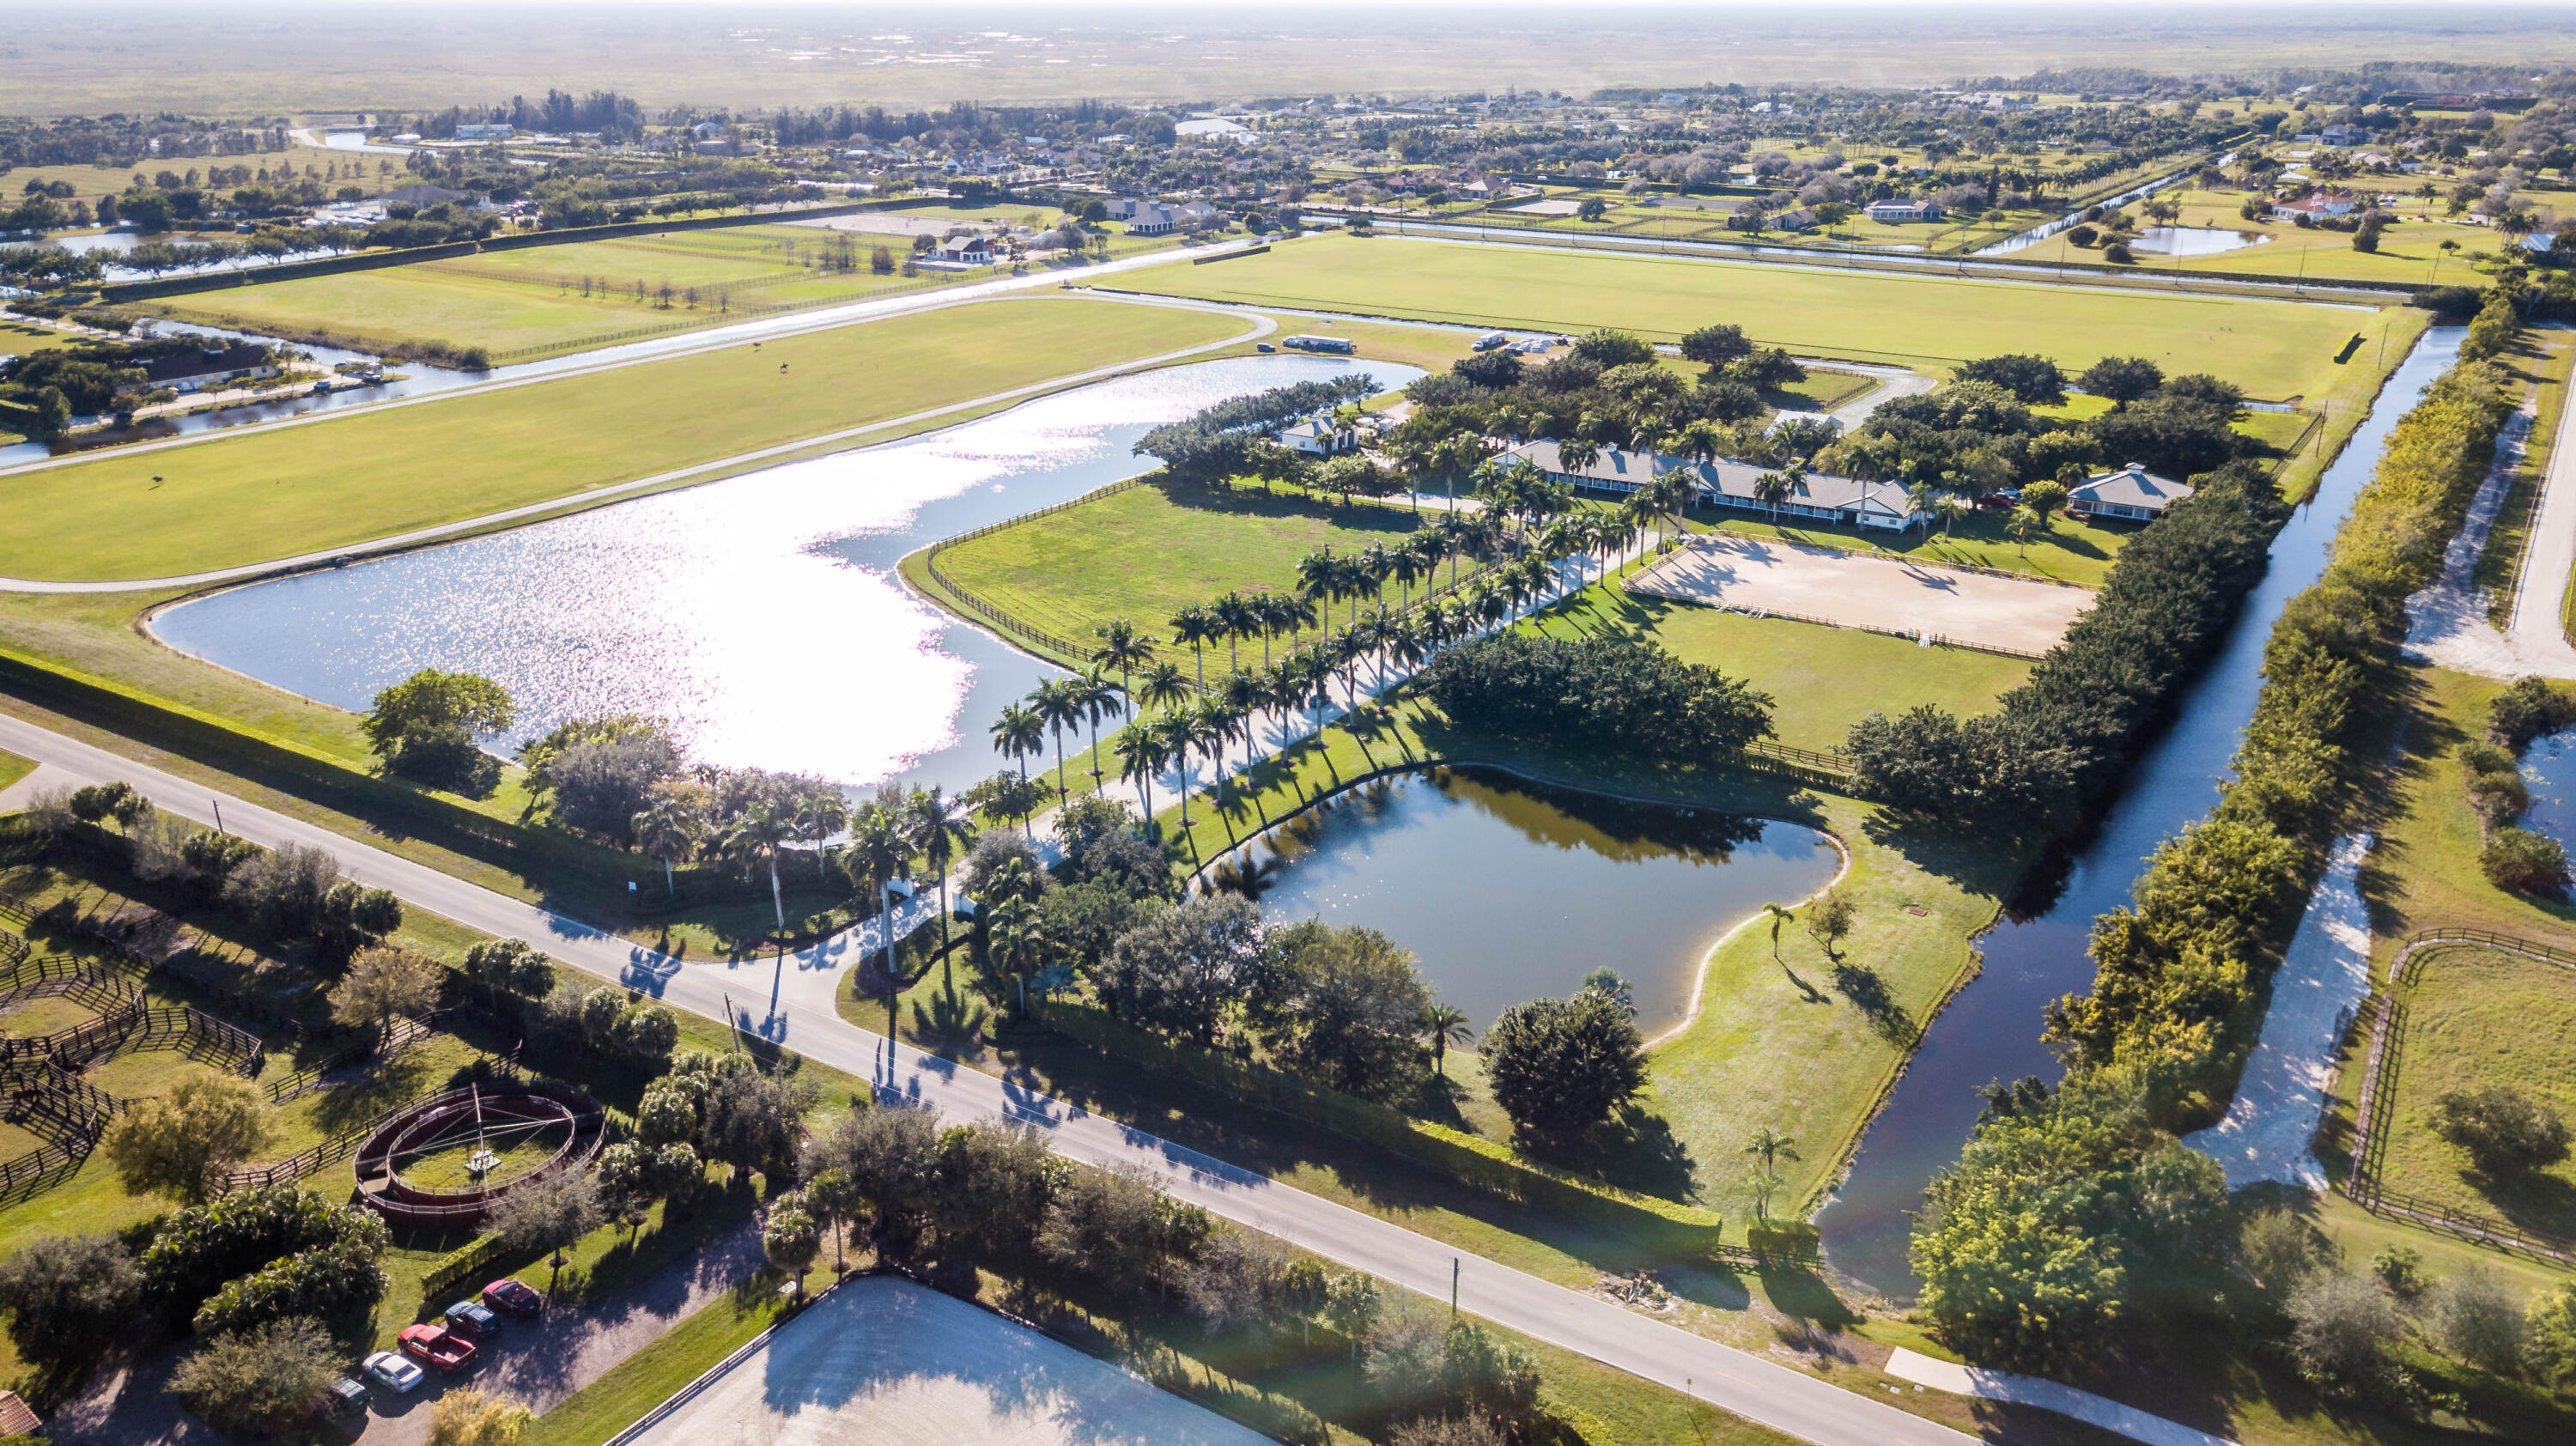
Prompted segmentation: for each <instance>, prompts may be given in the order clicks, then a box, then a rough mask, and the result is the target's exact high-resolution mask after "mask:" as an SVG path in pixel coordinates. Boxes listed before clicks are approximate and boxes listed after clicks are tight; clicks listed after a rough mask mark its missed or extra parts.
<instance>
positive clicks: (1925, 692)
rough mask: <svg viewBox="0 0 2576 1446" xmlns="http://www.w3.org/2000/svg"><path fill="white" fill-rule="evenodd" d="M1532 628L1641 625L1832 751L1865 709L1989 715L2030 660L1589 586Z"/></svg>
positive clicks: (1786, 726) (1785, 739)
mask: <svg viewBox="0 0 2576 1446" xmlns="http://www.w3.org/2000/svg"><path fill="white" fill-rule="evenodd" d="M1537 627H1538V630H1539V631H1541V632H1547V633H1558V634H1567V635H1571V634H1575V633H1588V632H1597V631H1600V630H1601V629H1603V628H1625V629H1631V630H1639V629H1642V630H1643V631H1645V632H1646V633H1647V634H1649V635H1651V636H1652V637H1653V638H1654V639H1655V641H1657V642H1659V643H1661V644H1663V645H1664V646H1665V647H1666V648H1668V649H1670V650H1671V651H1672V652H1673V654H1674V655H1675V656H1677V657H1679V658H1681V659H1682V660H1683V661H1684V662H1691V663H1705V664H1707V665H1708V666H1710V667H1713V668H1715V669H1717V670H1718V671H1720V672H1722V673H1724V674H1726V675H1727V676H1728V677H1730V678H1742V679H1744V680H1746V681H1747V682H1749V683H1751V684H1752V685H1753V686H1754V687H1755V688H1758V689H1760V690H1761V691H1763V692H1765V693H1768V694H1770V695H1771V699H1772V703H1773V711H1772V715H1771V718H1772V726H1773V727H1774V728H1775V729H1777V730H1778V733H1779V739H1780V741H1781V742H1782V743H1786V744H1788V745H1789V746H1791V747H1793V748H1812V749H1816V750H1819V751H1824V750H1830V749H1834V748H1839V747H1841V746H1842V744H1843V738H1844V736H1845V735H1846V734H1848V733H1849V732H1850V731H1851V726H1852V725H1853V724H1854V723H1857V722H1859V721H1860V720H1862V719H1863V718H1866V717H1868V716H1869V715H1870V714H1871V713H1873V712H1883V713H1886V714H1888V715H1889V716H1891V717H1893V716H1895V715H1896V714H1899V713H1902V712H1904V711H1905V710H1907V709H1909V708H1914V707H1919V706H1921V705H1924V704H1930V705H1932V706H1934V707H1939V708H1946V709H1949V710H1950V711H1951V712H1953V713H1957V714H1959V715H1961V716H1962V717H1965V716H1969V715H1972V714H1977V713H1984V712H1988V711H1990V710H1992V708H1993V707H1994V705H1995V700H1996V699H1997V698H2000V697H2002V696H2003V694H2004V693H2005V692H2006V691H2008V690H2010V689H2011V688H2013V687H2015V686H2016V685H2018V684H2019V683H2020V682H2021V680H2022V679H2023V678H2025V677H2027V676H2029V674H2030V664H2029V662H2028V661H2026V660H2024V659H2021V658H2012V657H2006V656H2004V655H2002V654H1999V653H1981V652H1976V651H1974V650H1972V649H1967V648H1920V647H1916V646H1915V645H1914V644H1913V643H1911V642H1908V641H1906V640H1905V639H1903V638H1891V637H1888V636H1886V635H1884V634H1881V633H1865V632H1862V631H1860V630H1858V629H1856V628H1834V627H1826V626H1825V625H1823V624H1821V623H1804V622H1797V621H1794V620H1792V619H1788V618H1761V619H1756V618H1749V617H1746V616H1744V615H1743V614H1741V613H1730V612H1720V611H1718V610H1717V609H1716V608H1708V607H1696V606H1693V605H1692V604H1689V603H1684V602H1675V601H1672V600H1670V599H1666V598H1658V597H1641V596H1638V595H1635V594H1632V593H1628V592H1626V591H1624V590H1611V589H1604V588H1592V589H1589V590H1587V591H1585V592H1583V593H1581V594H1579V595H1578V596H1577V597H1576V598H1575V599H1574V600H1573V601H1572V602H1571V603H1569V604H1568V605H1566V606H1564V607H1560V608H1554V609H1550V610H1549V611H1548V612H1546V613H1543V614H1541V615H1540V617H1539V620H1538V623H1537Z"/></svg>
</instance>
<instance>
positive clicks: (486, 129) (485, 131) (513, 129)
mask: <svg viewBox="0 0 2576 1446" xmlns="http://www.w3.org/2000/svg"><path fill="white" fill-rule="evenodd" d="M518 133H519V128H518V127H517V126H505V125H461V126H458V127H457V128H456V138H457V139H458V140H460V141H506V140H508V139H509V138H510V137H512V136H515V135H517V134H518Z"/></svg>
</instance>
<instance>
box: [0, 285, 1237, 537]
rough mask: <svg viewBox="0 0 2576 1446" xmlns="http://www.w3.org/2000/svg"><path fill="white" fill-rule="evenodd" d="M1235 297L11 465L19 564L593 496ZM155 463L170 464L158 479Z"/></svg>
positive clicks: (791, 340) (888, 339) (941, 393)
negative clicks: (48, 463) (20, 468)
mask: <svg viewBox="0 0 2576 1446" xmlns="http://www.w3.org/2000/svg"><path fill="white" fill-rule="evenodd" d="M1242 329H1243V323H1242V322H1241V321H1240V320H1238V319H1236V318H1232V317H1225V316H1218V315H1213V314H1209V313H1201V312H1187V311H1174V310H1170V309H1167V308H1159V307H1141V306H1129V305H1120V304H1116V303H1104V302H1097V301H1082V300H1076V299H1071V298H1042V299H1014V300H1005V301H993V302H982V303H976V304H973V305H968V306H960V307H947V308H942V309H940V310H937V311H931V312H923V313H918V314H915V315H911V316H903V317H894V318H890V319H887V320H884V321H874V322H867V323H863V324H860V325H855V326H846V327H837V328H834V329H832V330H829V331H820V332H809V333H806V334H804V335H801V336H792V337H783V338H779V339H776V340H770V341H766V342H764V343H762V344H759V345H757V346H755V345H751V344H745V345H741V346H733V347H726V348H723V349H721V350H716V351H708V352H701V353H697V354H694V355H691V356H684V357H675V358H671V359H669V360H666V361H657V362H644V363H638V364H636V365H633V366H627V367H620V368H617V369H614V370H611V371H605V372H597V373H592V374H590V375H587V376H578V377H568V378H565V379H563V380H561V381H553V382H545V383H540V384H537V385H532V386H520V387H512V388H508V389H505V390H500V391H493V392H484V393H468V394H465V395H463V396H458V397H455V398H452V399H443V400H440V401H436V402H430V403H426V404H421V405H415V406H405V407H399V408H393V409H388V410H384V411H372V412H358V413H353V414H351V415H349V416H346V417H342V418H334V419H332V420H329V421H324V422H317V423H313V424H310V425H304V426H295V427H285V428H280V429H277V430H274V431H267V432H257V433H252V434H250V435H246V436H242V437H238V438H230V439H226V440H223V441H215V442H206V443H202V444H199V445H195V446H190V447H180V448H174V449H170V450H166V451H160V452H151V453H143V454H138V455H132V456H115V457H104V458H101V459H99V460H98V461H95V462H87V463H82V464H80V465H78V466H72V467H60V468H51V469H48V470H45V471H40V472H32V473H27V474H24V475H21V476H19V477H15V478H12V479H10V482H9V493H10V505H9V506H8V507H6V508H0V558H6V559H7V566H6V571H7V572H8V573H9V574H11V575H13V576H18V577H28V578H42V579H61V580H92V579H108V578H126V577H161V576H169V575H173V574H178V573H185V572H192V571H198V570H203V569H209V568H217V567H227V566H235V565H239V564H244V563H252V562H259V561H263V560H266V559H269V558H277V557H290V556H293V555H295V554H297V553H302V552H311V551H317V550H321V549H325V548H332V547H341V546H349V545H353V544H356V543H360V542H365V541H368V540H370V539H372V538H378V537H384V536H387V535H390V534H394V533H400V532H407V531H410V530H413V529H415V528H422V527H429V526H434V525H436V524H438V523H442V522H452V521H456V520H458V519H461V518H467V517H475V516H480V515H482V514H483V513H487V512H495V511H499V510H502V509H504V508H509V507H516V506H523V505H526V504H528V503H534V502H543V501H546V500H549V499H553V498H573V497H578V496H579V495H580V494H582V493H583V492H586V491H590V490H592V489H595V488H599V487H604V486H609V485H612V484H615V483H619V482H626V481H631V480H633V479H635V478H638V477H646V476H651V475H653V474H655V473H658V472H663V471H668V470H671V469H673V468H679V467H687V466H690V465H693V464H698V463H704V462H712V461H717V460H720V459H722V458H725V457H730V456H734V455H736V454H739V453H743V452H749V451H756V450H758V449H761V448H764V447H772V446H778V445H781V444H785V443H792V442H794V441H796V440H798V439H799V438H804V437H811V436H816V435H818V434H821V433H825V432H832V431H837V430H840V429H843V428H848V427H854V426H861V425H864V424H866V423H869V422H873V421H882V420H887V419H890V418H894V417H899V416H904V415H907V414H910V413H913V412H919V411H924V410H927V409H930V408H933V407H938V406H942V405H947V404H952V403H957V402H963V401H969V400H972V399H973V398H976V397H980V396H985V395H988V394H990V393H993V392H998V391H1006V390H1009V389H1011V388H1014V387H1021V386H1027V385H1031V384H1034V383H1040V382H1044V381H1046V380H1048V379H1049V378H1052V377H1060V376H1065V375H1068V374H1071V373H1074V372H1079V371H1083V370H1087V369H1090V368H1094V367H1099V366H1104V365H1109V364H1114V363H1117V362H1120V361H1127V360H1134V359H1138V358H1142V357H1148V356H1154V355H1158V354H1160V353H1163V352H1167V351H1172V350H1176V349H1179V348H1182V347H1188V346H1193V345H1200V344H1204V343H1209V342H1216V341H1221V340H1223V339H1224V338H1226V337H1228V336H1231V335H1233V334H1235V333H1237V332H1239V331H1241V330H1242ZM156 479H158V480H156Z"/></svg>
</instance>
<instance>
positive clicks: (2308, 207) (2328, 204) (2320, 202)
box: [2272, 191, 2361, 221]
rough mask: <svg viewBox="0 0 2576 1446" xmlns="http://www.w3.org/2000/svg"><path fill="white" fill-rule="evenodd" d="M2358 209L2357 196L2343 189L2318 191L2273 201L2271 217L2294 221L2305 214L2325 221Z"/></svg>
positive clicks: (2313, 218)
mask: <svg viewBox="0 0 2576 1446" xmlns="http://www.w3.org/2000/svg"><path fill="white" fill-rule="evenodd" d="M2360 209H2361V198H2360V197H2359V196H2355V195H2352V194H2350V193H2348V192H2344V191H2318V192H2315V193H2314V194H2312V195H2307V196H2302V197H2300V198H2299V199H2298V200H2295V201H2275V202H2273V203H2272V219H2274V220H2276V221H2296V220H2298V219H2299V218H2300V217H2302V216H2305V217H2307V218H2308V219H2309V220H2311V221H2325V220H2331V219H2333V218H2335V217H2338V216H2349V215H2351V214H2352V213H2353V212H2355V211H2358V210H2360Z"/></svg>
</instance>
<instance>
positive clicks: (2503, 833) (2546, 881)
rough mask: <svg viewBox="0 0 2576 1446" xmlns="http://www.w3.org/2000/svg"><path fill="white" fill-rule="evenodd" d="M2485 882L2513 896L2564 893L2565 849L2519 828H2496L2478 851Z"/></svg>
mask: <svg viewBox="0 0 2576 1446" xmlns="http://www.w3.org/2000/svg"><path fill="white" fill-rule="evenodd" d="M2478 868H2479V870H2480V871H2481V872H2483V873H2484V874H2485V875H2486V876H2487V882H2488V883H2491V884H2493V885H2495V886H2496V887H2497V888H2499V889H2505V890H2508V891H2510V892H2513V893H2517V894H2538V895H2544V896H2552V897H2554V896H2556V895H2560V894H2564V893H2566V892H2567V884H2568V871H2567V850H2566V849H2564V848H2562V847H2560V845H2559V843H2558V841H2557V840H2556V839H2553V838H2550V837H2548V836H2546V835H2544V834H2536V833H2533V832H2532V831H2531V830H2529V829H2523V828H2500V829H2497V830H2496V831H2495V835H2494V836H2493V837H2491V838H2489V839H2488V840H2487V843H2486V847H2485V848H2483V849H2481V850H2479V852H2478Z"/></svg>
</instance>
